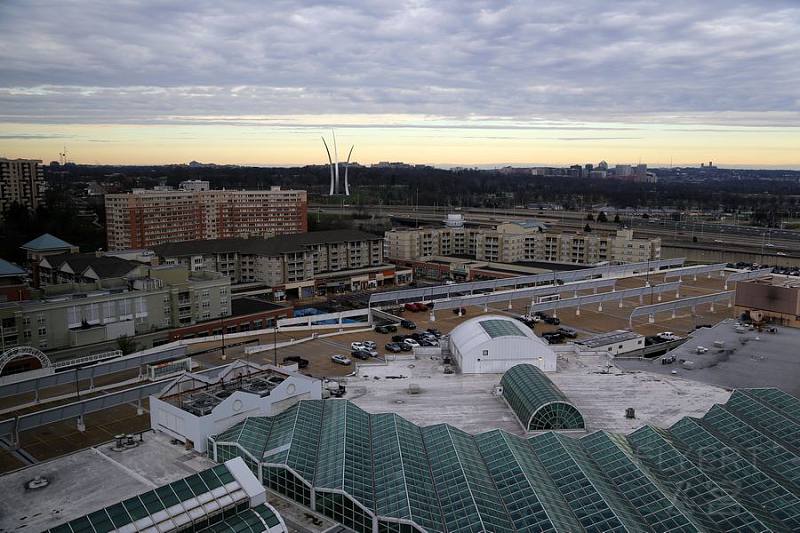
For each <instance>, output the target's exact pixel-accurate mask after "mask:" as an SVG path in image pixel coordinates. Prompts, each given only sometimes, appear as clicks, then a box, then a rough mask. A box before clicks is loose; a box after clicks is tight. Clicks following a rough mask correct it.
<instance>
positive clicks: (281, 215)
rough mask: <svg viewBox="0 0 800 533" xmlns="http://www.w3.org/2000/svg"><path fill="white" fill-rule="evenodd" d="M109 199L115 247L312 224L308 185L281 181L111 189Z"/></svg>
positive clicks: (271, 232) (276, 231)
mask: <svg viewBox="0 0 800 533" xmlns="http://www.w3.org/2000/svg"><path fill="white" fill-rule="evenodd" d="M105 202H106V226H107V240H108V248H109V249H110V250H125V249H130V248H148V247H151V246H155V245H158V244H163V243H169V242H180V241H191V240H198V239H229V238H236V237H253V236H258V237H272V236H275V235H287V234H293V233H303V232H305V231H307V230H308V222H307V219H306V216H307V214H308V198H307V195H306V191H301V190H282V189H281V188H280V187H272V188H271V189H270V190H265V191H256V190H253V191H249V190H230V191H229V190H207V189H206V188H204V187H191V188H190V189H189V190H144V189H136V190H134V191H133V192H130V193H122V194H108V195H106V197H105Z"/></svg>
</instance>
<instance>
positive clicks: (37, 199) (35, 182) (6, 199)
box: [0, 158, 47, 218]
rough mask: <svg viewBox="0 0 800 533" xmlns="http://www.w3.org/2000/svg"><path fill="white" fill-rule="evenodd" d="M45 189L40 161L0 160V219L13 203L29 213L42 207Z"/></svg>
mask: <svg viewBox="0 0 800 533" xmlns="http://www.w3.org/2000/svg"><path fill="white" fill-rule="evenodd" d="M46 189H47V184H46V183H45V181H44V170H43V168H42V161H41V160H39V159H6V158H0V218H2V216H3V214H4V213H5V212H6V211H8V209H9V208H10V207H11V206H12V205H13V204H15V203H16V204H19V205H21V206H24V207H27V208H28V209H29V210H31V211H33V210H35V209H36V208H38V207H39V206H41V205H44V192H45V190H46Z"/></svg>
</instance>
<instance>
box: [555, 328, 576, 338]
mask: <svg viewBox="0 0 800 533" xmlns="http://www.w3.org/2000/svg"><path fill="white" fill-rule="evenodd" d="M556 332H557V333H561V334H562V335H563V336H565V337H568V338H570V339H574V338H576V337H577V336H578V332H577V331H575V330H574V329H572V328H567V327H564V326H561V327H560V328H558V329H557V330H556Z"/></svg>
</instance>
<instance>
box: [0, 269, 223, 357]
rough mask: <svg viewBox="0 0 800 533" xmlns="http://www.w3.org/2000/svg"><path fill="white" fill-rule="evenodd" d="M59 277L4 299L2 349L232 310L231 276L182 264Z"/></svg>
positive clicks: (127, 331) (159, 326)
mask: <svg viewBox="0 0 800 533" xmlns="http://www.w3.org/2000/svg"><path fill="white" fill-rule="evenodd" d="M143 270H144V271H143V272H142V271H140V270H139V269H137V270H135V271H131V272H129V273H128V274H126V275H124V276H121V277H105V278H102V279H97V280H94V281H93V282H88V283H87V282H86V281H87V280H86V279H85V278H82V281H81V282H74V283H59V284H54V285H49V286H48V287H46V288H45V289H43V290H42V291H41V292H40V294H39V295H38V297H37V298H36V299H32V300H27V301H20V302H6V303H3V304H0V349H1V350H6V349H8V348H12V347H14V346H33V347H36V348H39V349H40V350H57V349H63V348H74V347H80V346H88V345H92V344H97V343H102V342H106V341H113V340H114V339H117V338H119V337H120V336H129V337H133V336H135V335H142V334H146V333H151V332H155V331H159V330H165V329H171V328H179V327H185V326H191V325H194V324H197V323H200V322H203V321H208V320H212V319H217V318H222V317H227V316H230V314H231V301H230V280H228V278H227V277H225V276H222V275H221V274H218V273H216V272H189V271H188V270H187V269H186V268H183V267H180V266H161V267H143Z"/></svg>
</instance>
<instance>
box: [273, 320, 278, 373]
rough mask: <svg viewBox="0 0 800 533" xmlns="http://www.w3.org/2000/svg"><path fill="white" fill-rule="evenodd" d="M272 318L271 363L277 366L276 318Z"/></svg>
mask: <svg viewBox="0 0 800 533" xmlns="http://www.w3.org/2000/svg"><path fill="white" fill-rule="evenodd" d="M272 320H273V322H272V364H273V366H278V319H277V318H273V319H272Z"/></svg>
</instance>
